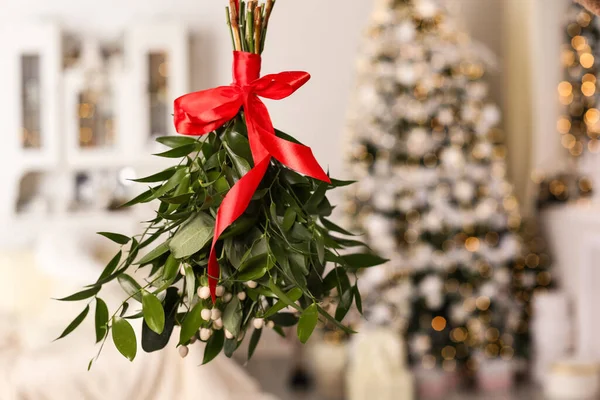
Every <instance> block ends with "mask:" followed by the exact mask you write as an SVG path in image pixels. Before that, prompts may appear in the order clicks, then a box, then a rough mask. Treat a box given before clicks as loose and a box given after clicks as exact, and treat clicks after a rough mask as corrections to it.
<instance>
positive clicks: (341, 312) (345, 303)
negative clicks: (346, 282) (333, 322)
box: [335, 288, 354, 322]
mask: <svg viewBox="0 0 600 400" xmlns="http://www.w3.org/2000/svg"><path fill="white" fill-rule="evenodd" d="M353 297H354V290H353V289H352V288H350V289H348V290H346V291H345V292H344V293H343V294H342V295H341V298H340V303H339V304H338V306H337V307H336V309H335V319H337V320H338V321H340V322H342V320H343V319H344V317H345V316H346V314H348V311H350V307H352V299H353Z"/></svg>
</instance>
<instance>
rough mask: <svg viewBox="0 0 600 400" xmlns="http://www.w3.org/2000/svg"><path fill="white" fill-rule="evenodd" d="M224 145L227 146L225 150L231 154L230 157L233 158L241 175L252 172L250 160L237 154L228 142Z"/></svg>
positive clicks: (234, 164)
mask: <svg viewBox="0 0 600 400" xmlns="http://www.w3.org/2000/svg"><path fill="white" fill-rule="evenodd" d="M223 146H224V147H225V150H227V155H229V158H231V161H232V162H233V166H234V167H235V169H236V170H237V172H238V174H239V176H240V177H242V176H244V175H246V174H247V173H248V172H250V169H251V167H250V164H249V163H248V161H246V160H245V159H244V158H242V157H240V156H238V155H237V154H235V153H234V152H233V150H232V149H231V148H230V147H229V146H228V145H227V143H223Z"/></svg>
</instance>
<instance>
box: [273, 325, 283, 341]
mask: <svg viewBox="0 0 600 400" xmlns="http://www.w3.org/2000/svg"><path fill="white" fill-rule="evenodd" d="M273 331H275V333H277V334H278V335H279V336H281V337H282V338H284V339H285V338H286V336H285V332H284V331H283V328H282V327H281V326H277V325H276V326H275V327H274V328H273Z"/></svg>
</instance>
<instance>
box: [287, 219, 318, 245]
mask: <svg viewBox="0 0 600 400" xmlns="http://www.w3.org/2000/svg"><path fill="white" fill-rule="evenodd" d="M291 236H292V238H294V239H297V240H298V241H300V242H309V241H311V240H312V238H313V234H312V233H311V232H310V231H309V230H308V229H306V227H305V226H304V224H301V223H299V222H296V223H295V224H294V226H293V228H292V232H291Z"/></svg>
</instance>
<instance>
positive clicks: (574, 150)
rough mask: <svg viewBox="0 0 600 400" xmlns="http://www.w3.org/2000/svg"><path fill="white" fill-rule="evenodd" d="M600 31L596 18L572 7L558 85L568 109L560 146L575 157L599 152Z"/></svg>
mask: <svg viewBox="0 0 600 400" xmlns="http://www.w3.org/2000/svg"><path fill="white" fill-rule="evenodd" d="M599 41H600V29H599V28H598V22H597V20H596V17H595V16H594V15H593V14H592V13H590V12H589V11H587V10H586V9H585V8H583V7H581V6H579V5H577V4H573V5H572V6H571V7H570V8H569V11H568V14H567V23H566V29H565V43H564V45H563V49H562V62H563V65H564V67H565V79H564V81H562V82H561V83H560V84H559V85H558V93H559V96H560V102H561V103H562V104H563V105H564V106H565V109H564V113H563V115H562V116H561V117H560V118H559V120H558V123H557V128H558V131H559V132H560V134H561V143H562V145H563V147H565V148H566V149H567V150H568V151H569V153H570V154H571V155H572V156H574V157H579V156H581V155H582V154H583V152H584V149H585V148H586V147H587V149H588V150H589V151H590V152H592V153H598V152H599V151H600V140H599V138H600V110H599V104H598V97H599V95H600V93H599V91H598V82H597V76H598V72H599V68H598V62H597V61H596V58H597V57H598V56H600V54H599V50H600V49H599V44H600V42H599Z"/></svg>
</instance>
